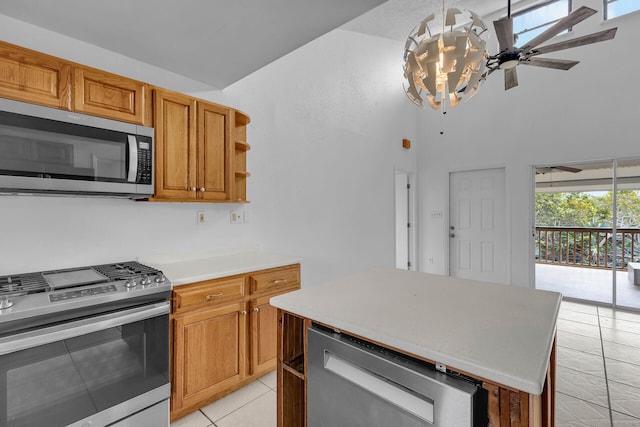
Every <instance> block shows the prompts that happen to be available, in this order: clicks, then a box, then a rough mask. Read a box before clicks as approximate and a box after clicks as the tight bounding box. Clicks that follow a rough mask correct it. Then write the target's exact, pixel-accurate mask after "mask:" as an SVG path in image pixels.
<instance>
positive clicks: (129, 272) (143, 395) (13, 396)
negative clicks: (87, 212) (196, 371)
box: [0, 262, 171, 427]
mask: <svg viewBox="0 0 640 427" xmlns="http://www.w3.org/2000/svg"><path fill="white" fill-rule="evenodd" d="M170 293H171V283H170V282H169V280H167V279H166V278H165V276H164V275H163V274H162V272H160V271H158V270H156V269H154V268H151V267H147V266H145V265H142V264H140V263H137V262H122V263H116V264H105V265H97V266H90V267H82V268H72V269H65V270H56V271H45V272H35V273H24V274H15V275H10V276H2V277H0V426H1V427H17V426H40V425H43V426H44V425H46V426H51V427H54V426H83V427H84V426H91V427H95V426H106V425H109V426H118V427H122V426H136V427H140V426H154V427H156V426H168V424H169V400H168V399H169V395H170V385H169V301H168V299H169V296H170Z"/></svg>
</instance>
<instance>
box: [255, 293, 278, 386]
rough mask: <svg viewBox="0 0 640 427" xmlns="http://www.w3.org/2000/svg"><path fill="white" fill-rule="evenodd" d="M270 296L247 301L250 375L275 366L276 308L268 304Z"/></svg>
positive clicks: (276, 353) (263, 371) (276, 354)
mask: <svg viewBox="0 0 640 427" xmlns="http://www.w3.org/2000/svg"><path fill="white" fill-rule="evenodd" d="M270 298H271V296H269V297H262V298H257V299H254V300H251V301H250V303H249V317H250V322H251V326H250V332H249V336H250V337H251V344H250V346H251V354H250V357H251V375H260V374H261V373H266V372H268V371H271V370H273V369H275V367H276V360H277V356H278V352H277V340H278V309H277V308H275V307H273V306H272V305H270V304H269V299H270Z"/></svg>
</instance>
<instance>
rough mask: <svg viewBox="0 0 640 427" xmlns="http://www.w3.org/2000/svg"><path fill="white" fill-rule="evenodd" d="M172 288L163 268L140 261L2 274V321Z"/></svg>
mask: <svg viewBox="0 0 640 427" xmlns="http://www.w3.org/2000/svg"><path fill="white" fill-rule="evenodd" d="M170 291H171V283H170V282H169V280H167V279H166V277H165V276H164V275H163V274H162V272H161V271H160V270H157V269H155V268H152V267H148V266H146V265H143V264H140V263H138V262H136V261H128V262H119V263H115V264H102V265H95V266H87V267H79V268H68V269H63V270H52V271H42V272H33V273H22V274H13V275H8V276H0V323H2V322H5V321H8V320H9V319H10V318H11V319H13V318H23V317H28V316H34V315H43V314H47V313H53V312H59V311H64V310H72V309H78V308H84V307H90V306H95V305H104V304H109V303H114V302H115V303H120V304H121V302H122V301H123V300H126V299H131V298H148V297H149V295H154V294H161V293H162V294H165V293H168V292H170Z"/></svg>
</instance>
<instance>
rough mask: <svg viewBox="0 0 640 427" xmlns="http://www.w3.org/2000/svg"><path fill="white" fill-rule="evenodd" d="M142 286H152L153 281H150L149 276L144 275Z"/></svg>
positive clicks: (141, 280)
mask: <svg viewBox="0 0 640 427" xmlns="http://www.w3.org/2000/svg"><path fill="white" fill-rule="evenodd" d="M140 284H141V285H142V286H146V285H150V284H151V279H149V276H148V275H146V274H143V275H142V278H141V279H140Z"/></svg>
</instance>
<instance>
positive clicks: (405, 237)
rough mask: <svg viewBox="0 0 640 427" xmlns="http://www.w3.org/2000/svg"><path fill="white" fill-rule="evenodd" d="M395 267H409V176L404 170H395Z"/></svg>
mask: <svg viewBox="0 0 640 427" xmlns="http://www.w3.org/2000/svg"><path fill="white" fill-rule="evenodd" d="M396 268H400V269H403V270H408V269H409V268H410V260H409V176H408V175H407V174H406V173H404V172H396Z"/></svg>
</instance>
